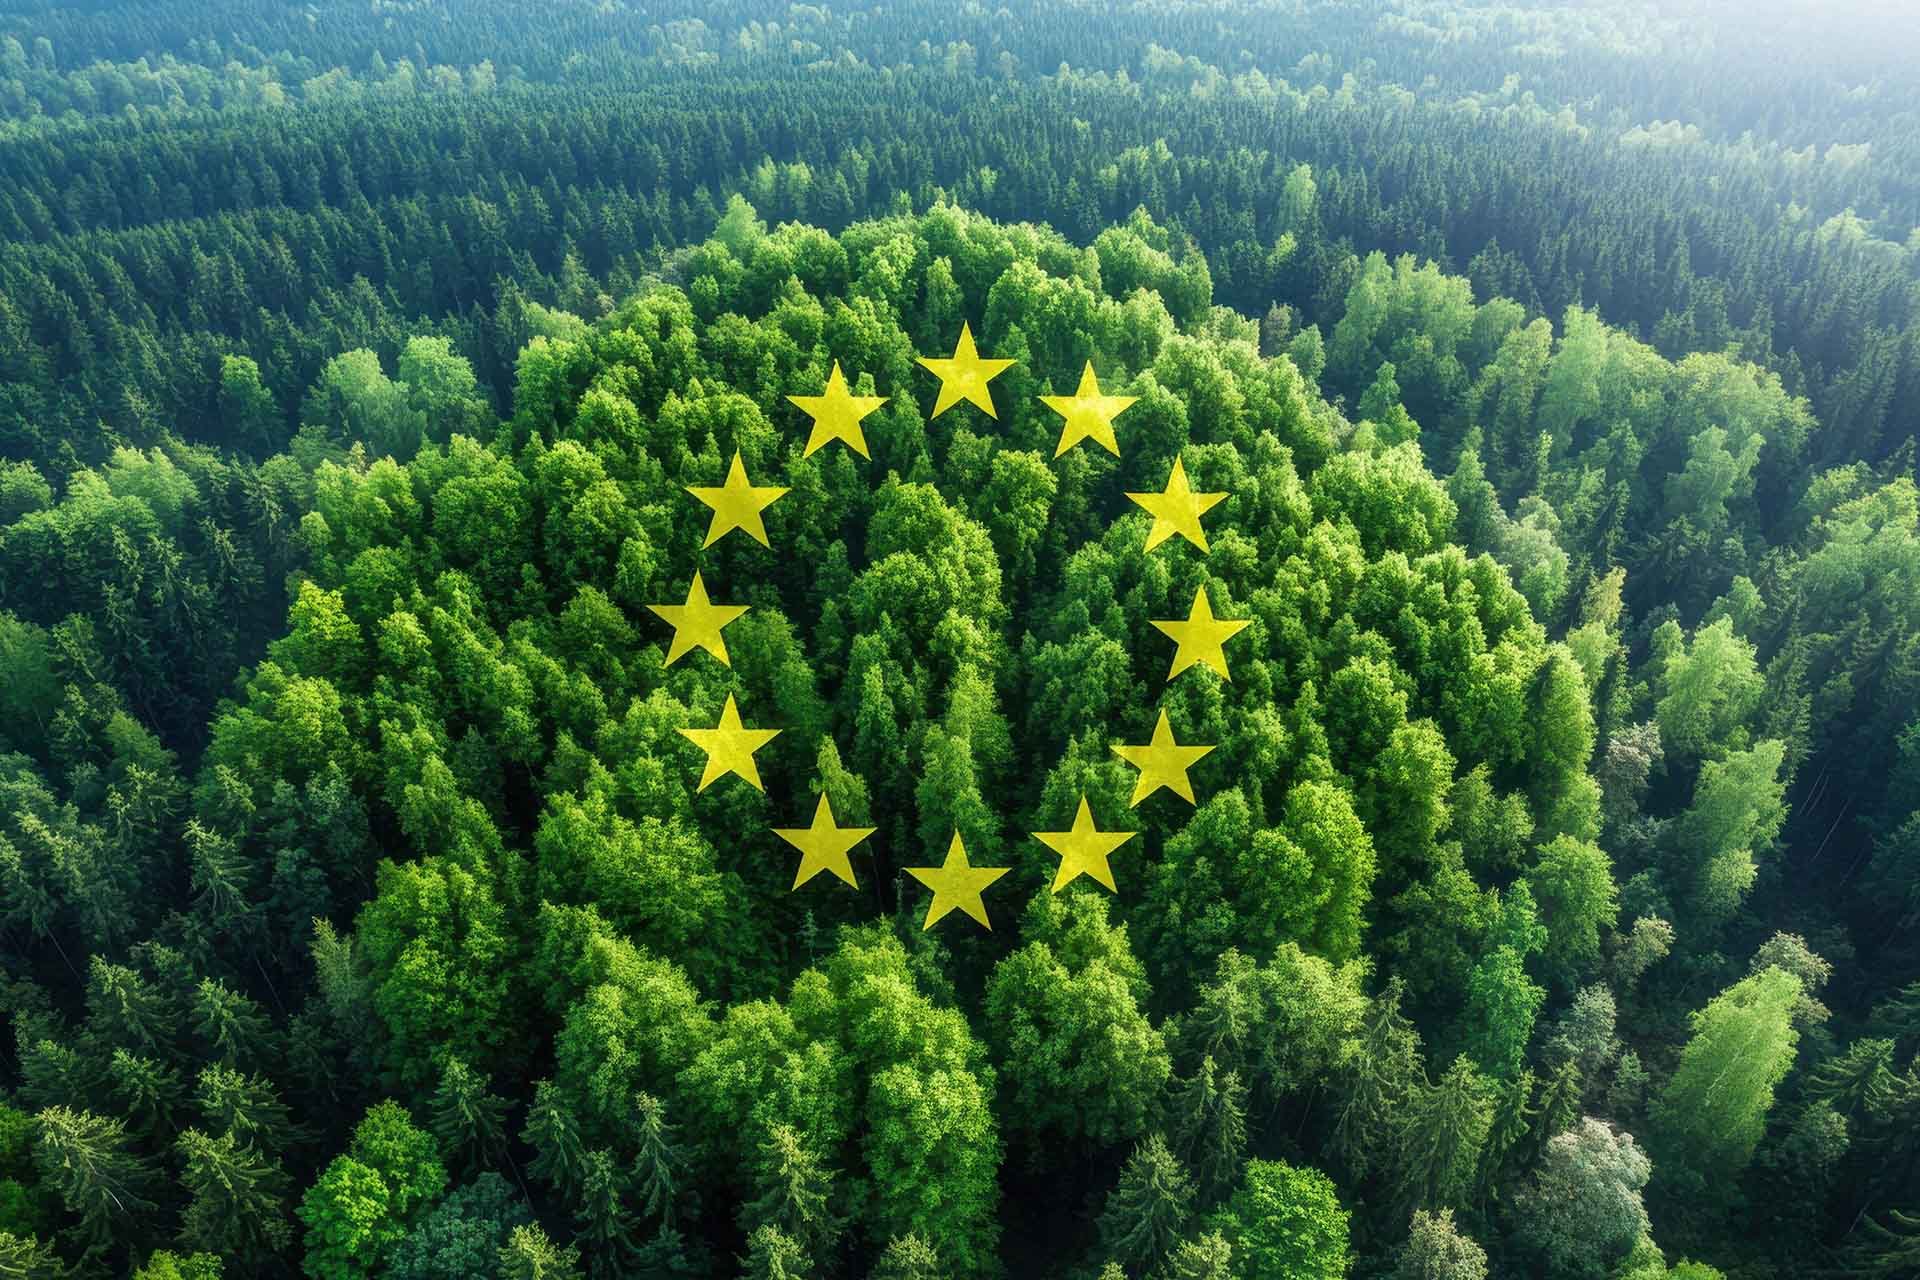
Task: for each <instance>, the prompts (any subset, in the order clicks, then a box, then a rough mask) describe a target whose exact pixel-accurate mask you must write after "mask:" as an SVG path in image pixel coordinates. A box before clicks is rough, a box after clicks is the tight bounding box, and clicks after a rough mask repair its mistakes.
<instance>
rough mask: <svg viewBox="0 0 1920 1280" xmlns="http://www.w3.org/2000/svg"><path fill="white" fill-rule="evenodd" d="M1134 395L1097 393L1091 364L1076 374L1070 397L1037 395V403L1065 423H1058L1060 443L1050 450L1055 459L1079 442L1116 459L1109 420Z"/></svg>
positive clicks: (1117, 413) (1136, 398)
mask: <svg viewBox="0 0 1920 1280" xmlns="http://www.w3.org/2000/svg"><path fill="white" fill-rule="evenodd" d="M1139 398H1140V397H1138V396H1109V395H1102V394H1101V393H1100V380H1099V379H1098V378H1096V377H1094V376H1093V361H1091V360H1089V361H1087V367H1086V368H1085V369H1083V370H1082V371H1081V373H1080V389H1079V390H1078V391H1076V392H1074V393H1073V394H1072V395H1070V396H1041V397H1040V403H1041V404H1044V405H1045V406H1047V408H1049V409H1051V410H1053V411H1054V412H1055V413H1057V414H1059V415H1060V416H1061V417H1063V418H1065V419H1066V421H1065V422H1063V423H1061V424H1060V444H1059V445H1058V447H1056V448H1055V449H1054V451H1053V456H1054V457H1056V458H1057V457H1059V456H1060V455H1061V454H1063V453H1065V452H1066V451H1067V450H1069V449H1071V448H1073V446H1074V445H1076V444H1079V443H1080V442H1081V441H1082V440H1091V441H1093V442H1094V443H1095V444H1098V445H1099V446H1100V447H1101V448H1103V449H1105V450H1106V451H1107V452H1108V453H1110V454H1112V455H1113V456H1114V457H1116V458H1117V457H1119V456H1120V445H1119V442H1118V441H1116V440H1115V439H1114V438H1113V420H1114V419H1115V418H1117V417H1119V416H1120V412H1121V410H1123V409H1125V408H1126V407H1127V406H1128V405H1130V404H1132V403H1133V402H1134V401H1135V400H1138V399H1139Z"/></svg>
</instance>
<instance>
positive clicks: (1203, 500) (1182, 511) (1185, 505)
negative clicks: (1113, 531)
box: [1127, 458, 1227, 554]
mask: <svg viewBox="0 0 1920 1280" xmlns="http://www.w3.org/2000/svg"><path fill="white" fill-rule="evenodd" d="M1127 496H1128V497H1129V498H1132V499H1133V500H1134V501H1135V502H1137V503H1139V504H1140V505H1141V506H1143V507H1145V508H1146V509H1147V510H1149V511H1151V512H1152V513H1153V528H1152V529H1150V530H1148V531H1147V550H1149V551H1151V550H1153V549H1154V548H1155V547H1157V546H1159V545H1160V544H1161V543H1163V542H1165V541H1166V540H1167V539H1168V538H1171V537H1172V536H1173V535H1174V534H1176V533H1177V534H1179V535H1180V536H1181V537H1183V538H1185V539H1186V540H1187V541H1188V542H1191V543H1192V544H1193V545H1194V546H1196V547H1198V548H1200V550H1201V552H1202V554H1204V553H1205V552H1206V549H1207V531H1206V530H1205V529H1202V528H1201V527H1200V517H1201V516H1202V515H1204V514H1206V513H1207V512H1209V511H1211V510H1213V508H1214V507H1216V506H1218V505H1219V504H1220V503H1221V502H1223V501H1224V500H1225V499H1226V496H1227V495H1226V494H1224V493H1195V492H1194V491H1193V486H1192V485H1190V484H1188V483H1187V468H1186V466H1185V464H1183V463H1182V462H1181V460H1180V459H1178V458H1175V459H1174V460H1173V473H1172V474H1171V475H1169V476H1168V477H1167V487H1166V489H1165V490H1163V491H1162V492H1160V493H1130V494H1128V495H1127Z"/></svg>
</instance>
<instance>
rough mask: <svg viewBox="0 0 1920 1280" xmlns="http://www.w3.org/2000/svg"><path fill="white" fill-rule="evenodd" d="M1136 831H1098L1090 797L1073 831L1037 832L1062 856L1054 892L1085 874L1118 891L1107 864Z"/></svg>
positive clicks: (1036, 836) (1083, 799)
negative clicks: (1108, 858) (1090, 806)
mask: <svg viewBox="0 0 1920 1280" xmlns="http://www.w3.org/2000/svg"><path fill="white" fill-rule="evenodd" d="M1138 834H1139V833H1138V832H1134V831H1096V830H1095V829H1094V826H1093V810H1092V809H1090V808H1088V807H1087V798H1086V796H1084V795H1082V796H1081V797H1080V812H1079V813H1076V814H1075V815H1074V816H1073V830H1071V831H1036V832H1034V833H1033V838H1034V839H1035V840H1038V841H1039V842H1040V843H1041V844H1044V845H1045V846H1047V848H1049V849H1051V850H1053V851H1054V852H1055V853H1057V854H1059V855H1060V869H1059V870H1058V871H1056V872H1055V873H1054V876H1053V891H1054V892H1055V893H1058V892H1060V891H1061V890H1062V889H1064V888H1066V887H1067V886H1068V885H1069V884H1072V883H1073V881H1074V879H1075V878H1076V877H1078V876H1079V875H1081V874H1082V873H1085V874H1086V875H1090V876H1092V877H1093V878H1094V879H1095V880H1098V881H1099V882H1100V883H1101V884H1103V885H1105V886H1107V888H1108V889H1112V890H1113V891H1114V892H1115V893H1118V892H1119V890H1118V889H1116V888H1114V883H1113V868H1112V867H1110V866H1108V865H1107V855H1108V854H1110V853H1112V852H1113V851H1114V850H1115V849H1118V848H1119V847H1120V846H1121V845H1123V844H1125V843H1126V842H1127V841H1129V840H1131V839H1133V838H1134V836H1136V835H1138Z"/></svg>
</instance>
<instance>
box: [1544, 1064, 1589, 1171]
mask: <svg viewBox="0 0 1920 1280" xmlns="http://www.w3.org/2000/svg"><path fill="white" fill-rule="evenodd" d="M1585 1092H1586V1085H1585V1083H1584V1082H1582V1080H1581V1079H1580V1064H1579V1063H1577V1062H1574V1061H1572V1060H1571V1059H1569V1060H1568V1061H1566V1062H1563V1063H1561V1064H1560V1065H1559V1066H1558V1067H1556V1068H1555V1069H1554V1072H1553V1074H1552V1075H1550V1076H1548V1077H1547V1082H1546V1083H1545V1084H1544V1085H1542V1086H1541V1088H1540V1105H1539V1106H1538V1107H1536V1108H1535V1115H1536V1117H1537V1118H1536V1120H1535V1122H1534V1126H1533V1150H1534V1155H1535V1157H1536V1158H1537V1157H1538V1156H1539V1153H1540V1152H1542V1151H1544V1150H1546V1148H1547V1143H1549V1142H1551V1141H1553V1139H1554V1137H1555V1136H1556V1135H1558V1134H1562V1133H1565V1132H1566V1131H1567V1130H1569V1129H1571V1128H1573V1126H1574V1124H1575V1123H1576V1122H1577V1121H1578V1120H1579V1119H1580V1099H1581V1098H1582V1096H1584V1094H1585Z"/></svg>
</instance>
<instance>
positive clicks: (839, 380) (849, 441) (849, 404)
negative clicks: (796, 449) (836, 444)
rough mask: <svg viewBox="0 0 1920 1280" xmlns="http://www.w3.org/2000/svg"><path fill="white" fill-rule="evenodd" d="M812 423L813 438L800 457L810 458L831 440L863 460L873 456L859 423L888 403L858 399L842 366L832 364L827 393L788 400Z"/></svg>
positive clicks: (874, 398)
mask: <svg viewBox="0 0 1920 1280" xmlns="http://www.w3.org/2000/svg"><path fill="white" fill-rule="evenodd" d="M787 399H789V400H791V401H793V402H794V403H795V404H797V405H799V406H800V408H801V409H802V410H804V411H805V412H806V414H807V416H808V417H810V418H812V419H813V434H812V435H810V436H808V437H807V447H806V449H805V450H804V451H802V453H801V455H800V456H801V457H803V458H804V457H809V456H811V455H812V453H813V451H814V450H816V449H818V448H820V447H821V446H822V445H824V444H826V443H827V442H828V441H829V440H840V441H844V442H845V443H846V446H847V448H849V449H851V450H853V451H854V452H855V453H857V454H859V455H860V456H861V457H863V458H871V457H872V456H873V455H872V454H870V453H868V452H867V435H866V432H864V431H862V430H860V419H862V418H864V417H866V416H867V415H868V414H870V413H872V412H873V411H874V410H875V409H878V408H879V407H880V406H881V405H883V404H885V403H886V402H887V398H886V397H885V396H856V395H853V394H852V393H850V392H849V391H848V390H847V379H846V375H845V374H843V373H841V372H840V362H839V361H838V360H835V361H834V362H833V371H832V372H831V373H829V374H827V390H826V392H825V394H823V395H817V396H788V397H787Z"/></svg>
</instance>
